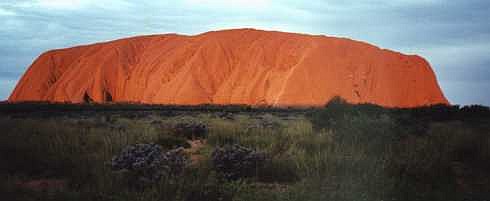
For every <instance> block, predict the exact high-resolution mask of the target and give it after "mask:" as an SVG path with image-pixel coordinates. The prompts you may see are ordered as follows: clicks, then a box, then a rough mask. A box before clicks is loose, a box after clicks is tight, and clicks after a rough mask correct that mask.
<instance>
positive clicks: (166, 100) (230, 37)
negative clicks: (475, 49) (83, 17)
mask: <svg viewBox="0 0 490 201" xmlns="http://www.w3.org/2000/svg"><path fill="white" fill-rule="evenodd" d="M334 96H341V97H343V98H344V99H346V100H347V101H348V102H351V103H374V104H378V105H382V106H389V107H414V106H422V105H431V104H439V103H442V104H448V101H447V100H446V98H445V97H444V95H443V93H442V91H441V89H440V88H439V85H438V83H437V81H436V78H435V75H434V72H433V71H432V69H431V67H430V65H429V63H428V62H427V61H426V60H424V59H423V58H422V57H419V56H416V55H404V54H401V53H398V52H394V51H390V50H385V49H380V48H378V47H376V46H373V45H370V44H367V43H364V42H359V41H354V40H350V39H346V38H334V37H327V36H321V35H304V34H295V33H284V32H276V31H262V30H254V29H235V30H224V31H214V32H207V33H204V34H200V35H195V36H184V35H176V34H165V35H151V36H140V37H133V38H126V39H120V40H115V41H110V42H104V43H97V44H92V45H86V46H79V47H72V48H67V49H60V50H52V51H48V52H46V53H44V54H42V55H41V56H40V57H39V58H38V59H37V60H36V61H35V62H34V63H33V64H32V65H31V66H30V68H29V69H28V70H27V72H26V73H25V74H24V76H23V77H22V79H21V80H20V81H19V83H18V84H17V86H16V88H15V90H14V91H13V93H12V94H11V96H10V98H9V101H10V102H21V101H50V102H72V103H80V102H85V101H94V102H134V103H150V104H177V105H196V104H248V105H272V106H320V105H323V104H325V103H326V102H328V100H330V99H331V98H332V97H334Z"/></svg>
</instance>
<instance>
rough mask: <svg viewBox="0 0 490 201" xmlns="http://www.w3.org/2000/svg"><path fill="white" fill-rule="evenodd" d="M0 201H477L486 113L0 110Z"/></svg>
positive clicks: (485, 181)
mask: <svg viewBox="0 0 490 201" xmlns="http://www.w3.org/2000/svg"><path fill="white" fill-rule="evenodd" d="M0 128H1V129H2V131H1V134H0V195H2V198H1V200H12V201H15V200H19V201H20V200H22V201H23V200H26V201H29V200H60V201H61V200H101V201H111V200H114V201H116V200H117V201H124V200H128V201H130V200H131V201H134V200H149V201H153V200H155V201H157V200H158V201H165V200H169V201H170V200H172V201H173V200H182V201H194V200H195V201H198V200H199V201H207V200H209V201H211V200H212V201H215V200H222V201H247V200H263V201H273V200H277V201H285V200H286V201H293V200H297V201H305V200H311V201H315V200H318V201H320V200H321V201H324V200H333V201H343V200H345V201H347V200H349V201H351V200H365V201H371V200H372V201H374V200H397V201H398V200H400V201H403V200H406V201H414V200H431V201H438V200H440V201H448V200H455V201H458V200H461V201H463V200H472V201H478V200H481V201H483V200H487V199H488V197H490V193H489V192H490V181H489V180H490V110H489V108H488V107H484V106H478V105H476V106H465V107H459V106H443V105H435V106H431V107H424V108H413V109H389V108H382V107H379V106H375V105H368V104H364V105H351V104H348V103H346V102H345V101H343V100H341V99H339V98H336V99H334V100H332V101H331V102H330V103H328V104H327V105H326V106H325V107H323V108H317V109H312V108H309V109H308V108H307V109H305V108H303V109H297V108H289V109H288V108H282V109H280V108H253V107H248V106H210V105H206V106H194V107H184V106H144V105H130V104H128V105H106V106H104V105H66V104H58V105H50V104H44V103H24V104H0Z"/></svg>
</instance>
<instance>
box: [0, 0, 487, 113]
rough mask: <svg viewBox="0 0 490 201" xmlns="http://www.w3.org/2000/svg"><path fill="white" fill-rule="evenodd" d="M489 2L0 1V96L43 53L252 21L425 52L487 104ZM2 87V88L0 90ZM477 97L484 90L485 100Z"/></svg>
mask: <svg viewBox="0 0 490 201" xmlns="http://www.w3.org/2000/svg"><path fill="white" fill-rule="evenodd" d="M488 10H490V1H486V0H452V1H445V0H392V1H384V0H358V1H341V0H310V1H296V0H281V1H279V0H181V1H153V0H140V1H129V0H104V1H101V0H72V1H70V0H2V1H1V2H0V27H2V31H0V77H2V74H1V72H12V74H3V77H2V79H4V80H9V81H8V82H7V81H4V82H2V87H0V90H3V92H2V91H0V99H3V98H6V97H7V96H6V95H1V94H8V93H10V90H12V89H13V87H14V85H15V84H14V83H15V82H16V80H17V79H19V78H20V73H22V72H24V71H25V69H26V68H27V67H28V66H29V65H30V64H31V62H32V61H33V60H34V59H35V58H36V57H37V56H38V55H39V54H40V53H42V52H43V51H46V50H49V49H55V48H63V47H69V46H74V45H80V44H87V43H94V42H99V41H107V40H113V39H117V38H122V37H129V36H134V35H143V34H155V33H182V34H197V33H201V32H206V31H210V30H216V29H229V28H243V27H254V28H260V29H266V30H281V31H289V32H301V33H310V34H324V35H332V36H340V37H349V38H353V39H356V40H362V41H366V42H369V43H372V44H375V45H377V46H380V47H382V48H387V49H393V50H396V51H401V52H404V53H408V54H419V55H422V56H424V57H425V58H426V59H427V60H428V61H429V62H430V63H431V64H432V66H433V68H434V70H435V72H436V73H437V77H438V79H439V81H440V83H441V86H442V88H443V89H444V92H445V94H446V96H447V97H448V98H449V99H450V100H451V102H455V103H459V104H471V103H480V104H486V105H490V95H479V96H478V97H476V96H472V95H469V93H468V92H464V90H463V88H464V87H463V86H466V87H469V88H471V89H472V90H476V92H474V93H476V94H487V93H486V91H487V90H488V89H487V88H489V87H490V86H489V84H490V72H489V70H488V69H490V66H489V65H490V61H489V59H488V55H490V21H489V20H488V19H489V18H490V13H489V12H488ZM5 91H8V92H5ZM481 96H484V97H486V98H482V97H481Z"/></svg>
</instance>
